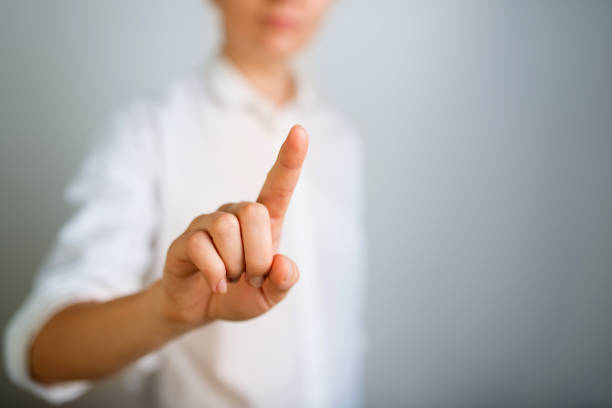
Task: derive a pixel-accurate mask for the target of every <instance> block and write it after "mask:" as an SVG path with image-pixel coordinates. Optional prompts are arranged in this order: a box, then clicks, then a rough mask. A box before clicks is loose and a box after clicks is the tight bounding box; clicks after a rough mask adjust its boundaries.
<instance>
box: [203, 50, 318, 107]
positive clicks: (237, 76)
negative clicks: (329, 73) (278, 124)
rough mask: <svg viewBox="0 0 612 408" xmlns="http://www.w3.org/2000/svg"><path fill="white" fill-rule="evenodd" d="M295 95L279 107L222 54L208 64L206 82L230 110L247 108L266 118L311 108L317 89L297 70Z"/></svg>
mask: <svg viewBox="0 0 612 408" xmlns="http://www.w3.org/2000/svg"><path fill="white" fill-rule="evenodd" d="M294 79H295V87H296V93H295V96H294V98H293V99H292V100H290V101H289V102H287V103H285V104H284V105H282V106H277V105H276V104H275V103H274V102H272V101H271V100H270V99H269V98H267V97H266V96H265V95H263V94H262V93H261V92H260V91H259V90H258V89H257V88H255V87H254V86H253V85H252V84H251V83H250V82H249V81H248V79H247V78H246V77H245V76H244V75H243V74H242V72H240V70H239V69H238V68H237V67H236V66H235V65H234V64H233V63H232V62H231V60H230V59H229V58H227V57H226V56H224V55H223V54H220V53H219V54H218V55H216V56H215V57H214V58H213V59H212V60H210V61H209V63H208V65H207V72H206V83H207V87H208V88H209V91H210V92H211V95H212V96H213V97H214V98H215V99H216V100H217V101H218V102H219V103H221V104H223V105H225V106H228V107H235V108H246V109H251V110H253V111H255V112H258V113H261V114H263V115H265V116H269V115H272V114H274V113H276V112H279V111H283V110H289V109H295V108H297V109H308V108H310V107H313V106H314V104H315V101H316V95H315V91H314V88H313V86H312V84H311V83H310V81H309V80H308V78H306V75H305V74H304V73H303V72H301V71H299V70H294Z"/></svg>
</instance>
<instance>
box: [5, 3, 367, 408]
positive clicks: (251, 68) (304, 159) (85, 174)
mask: <svg viewBox="0 0 612 408" xmlns="http://www.w3.org/2000/svg"><path fill="white" fill-rule="evenodd" d="M215 3H216V5H217V7H218V9H219V10H220V15H221V16H222V20H223V32H224V41H223V44H222V47H221V49H220V52H218V53H217V54H216V55H215V56H214V57H213V58H212V59H211V60H210V61H208V63H207V64H206V65H205V66H204V67H199V68H198V69H197V70H195V72H191V73H189V74H187V75H184V76H183V77H180V78H178V79H177V80H176V81H174V82H172V83H171V84H168V85H167V86H166V87H165V88H164V89H163V92H161V93H160V94H159V95H157V96H155V97H146V98H141V99H140V100H137V101H135V102H133V103H132V104H131V105H130V106H129V107H126V108H125V109H124V110H123V111H121V112H120V113H119V114H117V115H116V116H115V117H114V120H113V121H112V125H111V129H109V132H108V137H105V138H104V139H102V141H101V142H99V143H98V144H97V145H96V148H95V149H93V150H92V152H91V153H90V155H89V156H88V158H87V160H85V162H84V164H83V166H82V168H81V169H80V171H79V173H78V174H77V176H76V177H75V178H74V179H73V180H72V181H71V183H70V184H69V186H68V188H67V190H66V198H67V200H68V201H69V202H70V203H71V204H73V205H76V206H77V210H76V212H75V214H74V215H73V216H72V217H71V218H70V219H69V221H68V222H67V223H66V224H65V225H64V226H63V227H62V228H61V230H60V231H59V233H58V236H57V239H56V242H55V243H54V245H53V246H52V249H51V251H50V253H49V255H48V256H47V258H46V259H45V261H44V262H43V263H42V265H41V267H40V270H39V271H38V273H37V275H36V278H35V281H34V287H33V289H32V291H31V293H30V294H29V296H28V297H27V298H26V299H25V301H24V303H23V304H22V305H21V307H20V309H19V310H18V311H17V313H16V314H15V315H14V316H13V318H12V319H11V321H10V323H9V325H8V327H7V329H6V332H5V361H6V366H7V371H8V374H9V376H10V378H11V379H12V380H13V381H14V382H15V383H17V384H18V385H19V386H21V387H24V388H25V389H27V390H29V391H31V392H33V393H34V394H36V395H38V396H39V397H41V398H44V399H46V400H48V401H51V402H55V403H62V402H66V401H70V400H73V399H75V398H77V397H78V396H80V395H82V394H83V393H85V392H86V391H87V390H89V389H90V388H91V387H93V386H95V384H96V383H97V381H99V380H100V379H103V378H107V377H109V376H111V375H118V374H119V373H121V374H122V375H125V377H126V378H127V379H131V380H133V381H136V382H135V384H137V383H138V381H145V379H151V378H153V379H154V381H155V386H154V387H153V389H154V390H155V392H156V398H157V400H158V402H159V403H160V405H161V406H168V407H202V406H211V407H216V406H224V407H225V406H228V407H229V406H265V407H274V406H278V407H288V406H292V407H294V406H295V407H297V406H308V407H315V406H316V407H324V406H329V407H341V406H359V405H361V403H362V402H363V401H362V400H363V396H362V394H363V392H362V385H363V384H362V383H363V362H364V356H365V351H366V349H367V333H366V330H365V325H364V322H363V315H364V305H363V303H364V292H365V287H366V266H365V265H366V262H367V259H366V253H367V252H366V237H365V228H364V223H363V215H364V214H363V212H364V204H363V203H364V197H363V195H364V193H363V182H362V178H363V177H362V176H363V174H362V173H363V169H362V168H363V148H362V144H361V142H360V141H359V139H358V137H357V136H356V132H355V131H354V130H353V128H352V127H351V126H350V125H349V124H348V123H347V121H346V120H345V119H343V117H342V116H341V115H340V114H338V113H337V112H336V111H335V110H333V109H332V108H331V107H329V106H328V105H327V104H326V103H324V102H323V101H322V100H321V98H320V97H319V96H318V95H317V93H316V91H315V90H314V87H313V86H312V84H311V83H310V82H309V80H308V79H307V78H306V77H305V75H304V74H303V73H300V72H299V70H296V69H293V68H292V61H293V58H292V57H293V56H294V55H295V54H296V52H298V51H299V50H300V49H302V48H303V47H304V46H305V45H306V44H307V43H308V41H309V40H310V38H311V37H312V36H313V33H314V32H315V30H316V27H317V26H318V24H319V22H320V20H321V19H322V18H323V16H324V14H325V12H326V11H327V9H328V7H329V6H330V5H329V3H330V1H329V0H302V1H293V0H287V1H283V0H277V1H271V0H217V1H215ZM296 123H300V124H301V125H296ZM306 129H308V133H307V131H306ZM298 280H299V282H298ZM152 373H156V375H154V376H150V375H149V374H152Z"/></svg>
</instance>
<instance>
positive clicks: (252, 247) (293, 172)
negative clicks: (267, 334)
mask: <svg viewBox="0 0 612 408" xmlns="http://www.w3.org/2000/svg"><path fill="white" fill-rule="evenodd" d="M307 150H308V135H307V133H306V131H305V130H304V128H302V127H301V126H299V125H296V126H294V127H293V128H291V130H290V132H289V135H288V136H287V139H286V140H285V142H284V143H283V145H282V146H281V149H280V151H279V153H278V157H277V160H276V162H275V163H274V165H273V166H272V168H271V169H270V171H269V172H268V175H267V177H266V180H265V182H264V185H263V187H262V189H261V192H260V193H259V196H258V198H257V201H256V202H247V201H245V202H240V203H228V204H224V205H222V206H221V207H219V209H217V211H215V212H213V213H209V214H203V215H200V216H198V217H196V218H195V219H194V220H193V221H192V222H191V224H190V225H189V227H188V228H187V230H186V231H185V232H184V233H183V234H181V235H180V236H179V237H178V238H177V239H176V240H174V242H173V243H172V244H171V245H170V248H169V249H168V253H167V256H166V265H165V268H164V274H163V278H162V287H163V291H162V293H163V299H162V312H163V313H164V315H165V317H167V318H168V319H169V320H171V321H173V322H176V323H179V324H186V325H193V326H197V325H200V324H203V323H205V322H207V321H210V320H214V319H224V320H245V319H250V318H253V317H256V316H259V315H261V314H262V313H265V312H266V311H268V310H269V309H270V308H271V307H273V306H274V305H276V304H277V303H278V302H280V301H281V300H282V299H283V298H284V297H285V295H286V294H287V292H288V291H289V289H291V287H292V286H293V285H294V284H295V283H296V282H297V280H298V278H299V271H298V267H297V265H296V264H295V262H293V261H292V260H291V259H289V258H288V257H286V256H284V255H281V254H278V253H277V252H278V247H279V243H280V239H281V232H282V226H283V220H284V217H285V213H286V212H287V209H288V207H289V203H290V201H291V196H292V194H293V191H294V189H295V187H296V185H297V182H298V179H299V176H300V172H301V169H302V163H303V162H304V158H305V157H306V152H307ZM228 283H229V284H228Z"/></svg>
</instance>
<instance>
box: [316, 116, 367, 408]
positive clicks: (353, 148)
mask: <svg viewBox="0 0 612 408" xmlns="http://www.w3.org/2000/svg"><path fill="white" fill-rule="evenodd" d="M337 133H338V134H341V135H343V136H345V137H341V138H340V140H339V141H338V142H337V143H338V144H337V145H336V146H335V148H334V149H333V151H334V152H336V154H337V153H338V152H341V153H342V160H341V163H337V164H336V165H335V166H334V168H333V169H332V170H331V171H329V172H328V175H327V176H328V179H330V180H333V186H332V187H330V188H328V190H329V191H328V193H327V195H328V196H329V195H332V194H334V195H335V196H336V197H337V198H336V199H335V200H334V203H333V204H332V205H333V206H334V209H333V211H329V213H328V214H320V215H319V216H320V217H321V218H322V221H321V222H324V223H325V224H324V228H325V231H326V232H325V234H324V236H325V240H326V241H325V242H322V243H323V245H324V248H323V254H324V255H323V256H324V265H325V268H326V271H325V275H326V276H327V278H326V281H325V285H324V286H325V288H324V289H323V290H324V291H325V299H326V302H327V303H328V304H327V310H329V314H328V315H327V316H326V319H325V320H326V324H327V325H328V326H327V336H328V347H329V355H330V361H329V370H330V371H331V372H332V375H331V376H330V378H333V379H334V384H333V387H331V392H332V395H331V397H332V406H335V407H359V406H362V405H363V385H364V383H363V380H364V361H365V355H366V351H367V347H368V335H367V331H366V327H365V301H366V288H367V281H368V277H367V275H368V274H367V264H368V251H367V240H366V224H365V211H366V195H365V178H364V148H363V142H362V140H361V139H360V138H359V137H358V135H357V133H356V132H355V131H354V130H353V129H352V128H350V127H348V125H346V126H343V127H341V128H340V130H338V131H337ZM336 157H337V156H336ZM330 161H332V160H330ZM331 173H335V174H333V176H332V174H331ZM322 237H323V236H322ZM322 237H321V238H322Z"/></svg>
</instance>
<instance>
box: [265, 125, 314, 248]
mask: <svg viewBox="0 0 612 408" xmlns="http://www.w3.org/2000/svg"><path fill="white" fill-rule="evenodd" d="M307 149H308V135H307V134H306V130H304V128H303V127H301V126H299V125H296V126H294V127H293V128H291V131H290V132H289V136H287V139H286V140H285V143H283V145H282V146H281V149H280V152H279V153H278V157H277V159H276V162H275V163H274V166H272V168H271V169H270V171H269V172H268V176H267V177H266V181H265V182H264V185H263V187H262V189H261V192H260V193H259V197H257V202H258V203H261V204H263V205H264V206H266V208H267V209H268V213H269V214H270V222H271V223H272V242H273V244H274V245H275V248H278V243H279V241H280V236H281V230H282V226H283V219H284V217H285V213H286V212H287V208H288V207H289V202H290V201H291V196H292V194H293V190H295V186H296V185H297V182H298V179H299V177H300V172H301V171H302V163H304V158H305V157H306V151H307Z"/></svg>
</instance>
